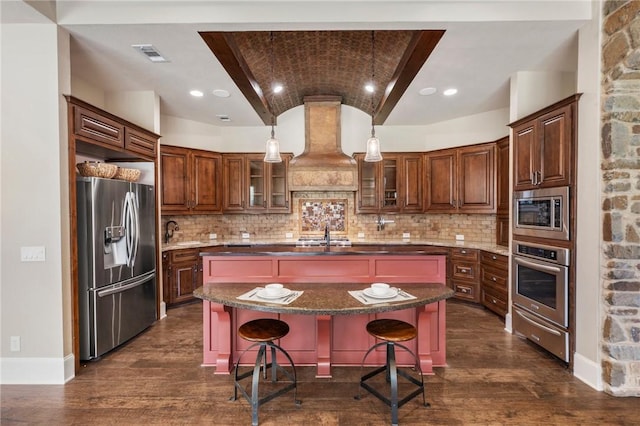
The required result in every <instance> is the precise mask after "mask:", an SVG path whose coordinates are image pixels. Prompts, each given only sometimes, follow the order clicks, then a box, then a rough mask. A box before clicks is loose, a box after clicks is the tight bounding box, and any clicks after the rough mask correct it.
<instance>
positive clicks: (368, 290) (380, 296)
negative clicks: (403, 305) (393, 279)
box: [362, 287, 398, 299]
mask: <svg viewBox="0 0 640 426" xmlns="http://www.w3.org/2000/svg"><path fill="white" fill-rule="evenodd" d="M362 292H363V293H364V295H365V296H369V297H373V298H374V299H391V298H392V297H396V296H397V295H398V289H397V288H395V287H390V288H389V291H387V292H386V293H385V294H376V293H374V292H373V289H372V288H371V287H367V288H365V289H364V290H362Z"/></svg>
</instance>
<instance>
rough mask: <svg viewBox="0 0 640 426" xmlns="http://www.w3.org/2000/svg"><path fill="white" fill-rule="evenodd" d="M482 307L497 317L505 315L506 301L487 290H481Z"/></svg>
mask: <svg viewBox="0 0 640 426" xmlns="http://www.w3.org/2000/svg"><path fill="white" fill-rule="evenodd" d="M481 302H482V305H483V306H485V307H487V308H488V309H490V310H492V311H493V312H495V313H497V314H499V315H502V316H504V315H506V314H507V301H506V300H505V299H503V298H502V297H500V296H498V295H496V294H494V293H493V292H491V291H490V290H488V289H485V288H483V289H482V300H481Z"/></svg>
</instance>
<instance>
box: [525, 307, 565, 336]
mask: <svg viewBox="0 0 640 426" xmlns="http://www.w3.org/2000/svg"><path fill="white" fill-rule="evenodd" d="M516 314H518V315H519V316H520V318H522V319H523V320H525V321H526V322H528V323H529V324H531V325H533V326H534V327H538V328H541V329H543V330H544V331H546V332H547V333H551V334H553V335H554V336H562V333H560V332H559V331H558V330H554V329H553V328H550V327H547V326H546V325H542V324H540V323H537V322H535V321H534V320H532V319H531V318H529V317H527V316H526V315H525V314H523V313H522V312H520V311H516Z"/></svg>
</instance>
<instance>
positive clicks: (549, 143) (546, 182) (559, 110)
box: [510, 95, 580, 191]
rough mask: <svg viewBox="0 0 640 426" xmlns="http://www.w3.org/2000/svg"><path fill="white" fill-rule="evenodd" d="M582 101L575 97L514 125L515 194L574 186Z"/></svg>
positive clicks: (577, 96)
mask: <svg viewBox="0 0 640 426" xmlns="http://www.w3.org/2000/svg"><path fill="white" fill-rule="evenodd" d="M579 98H580V95H574V96H571V97H569V98H566V99H564V100H562V101H560V102H557V103H555V104H553V105H551V106H549V107H547V108H545V109H543V110H541V111H538V112H536V113H535V114H531V115H529V116H527V117H525V118H523V119H521V120H518V121H516V122H514V123H511V124H510V126H511V127H512V129H513V189H514V191H522V190H528V189H534V188H549V187H556V186H568V185H571V184H573V175H572V166H571V165H572V161H573V160H572V159H573V157H574V147H575V137H576V133H577V132H576V129H575V126H576V122H577V120H576V117H577V102H578V99H579Z"/></svg>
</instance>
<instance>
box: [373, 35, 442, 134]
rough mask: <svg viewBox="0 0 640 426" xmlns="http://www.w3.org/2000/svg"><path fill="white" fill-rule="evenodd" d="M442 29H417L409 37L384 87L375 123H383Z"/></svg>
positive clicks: (438, 37) (429, 52)
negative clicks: (405, 48)
mask: <svg viewBox="0 0 640 426" xmlns="http://www.w3.org/2000/svg"><path fill="white" fill-rule="evenodd" d="M444 32H445V31H444V30H428V31H426V30H425V31H418V32H416V34H415V35H414V36H413V38H412V39H411V42H410V43H409V46H408V47H407V50H406V51H405V53H404V55H403V57H402V59H401V60H400V62H399V63H398V67H397V68H396V71H395V72H394V74H393V77H392V78H391V80H390V81H389V84H387V86H386V88H385V92H384V94H383V95H382V98H381V99H380V103H379V104H378V106H377V108H376V112H375V116H374V120H373V121H374V123H375V124H376V125H380V124H383V123H384V122H385V120H386V119H387V118H388V117H389V114H391V111H393V109H394V108H395V106H396V104H397V103H398V102H399V101H400V98H401V97H402V95H403V94H404V92H405V91H406V90H407V87H409V84H411V82H412V81H413V79H414V78H415V76H416V75H417V74H418V72H420V69H421V68H422V66H423V65H424V63H425V62H426V61H427V58H429V56H430V55H431V52H433V50H434V49H435V47H436V45H437V44H438V42H439V41H440V39H441V38H442V36H443V35H444Z"/></svg>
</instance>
